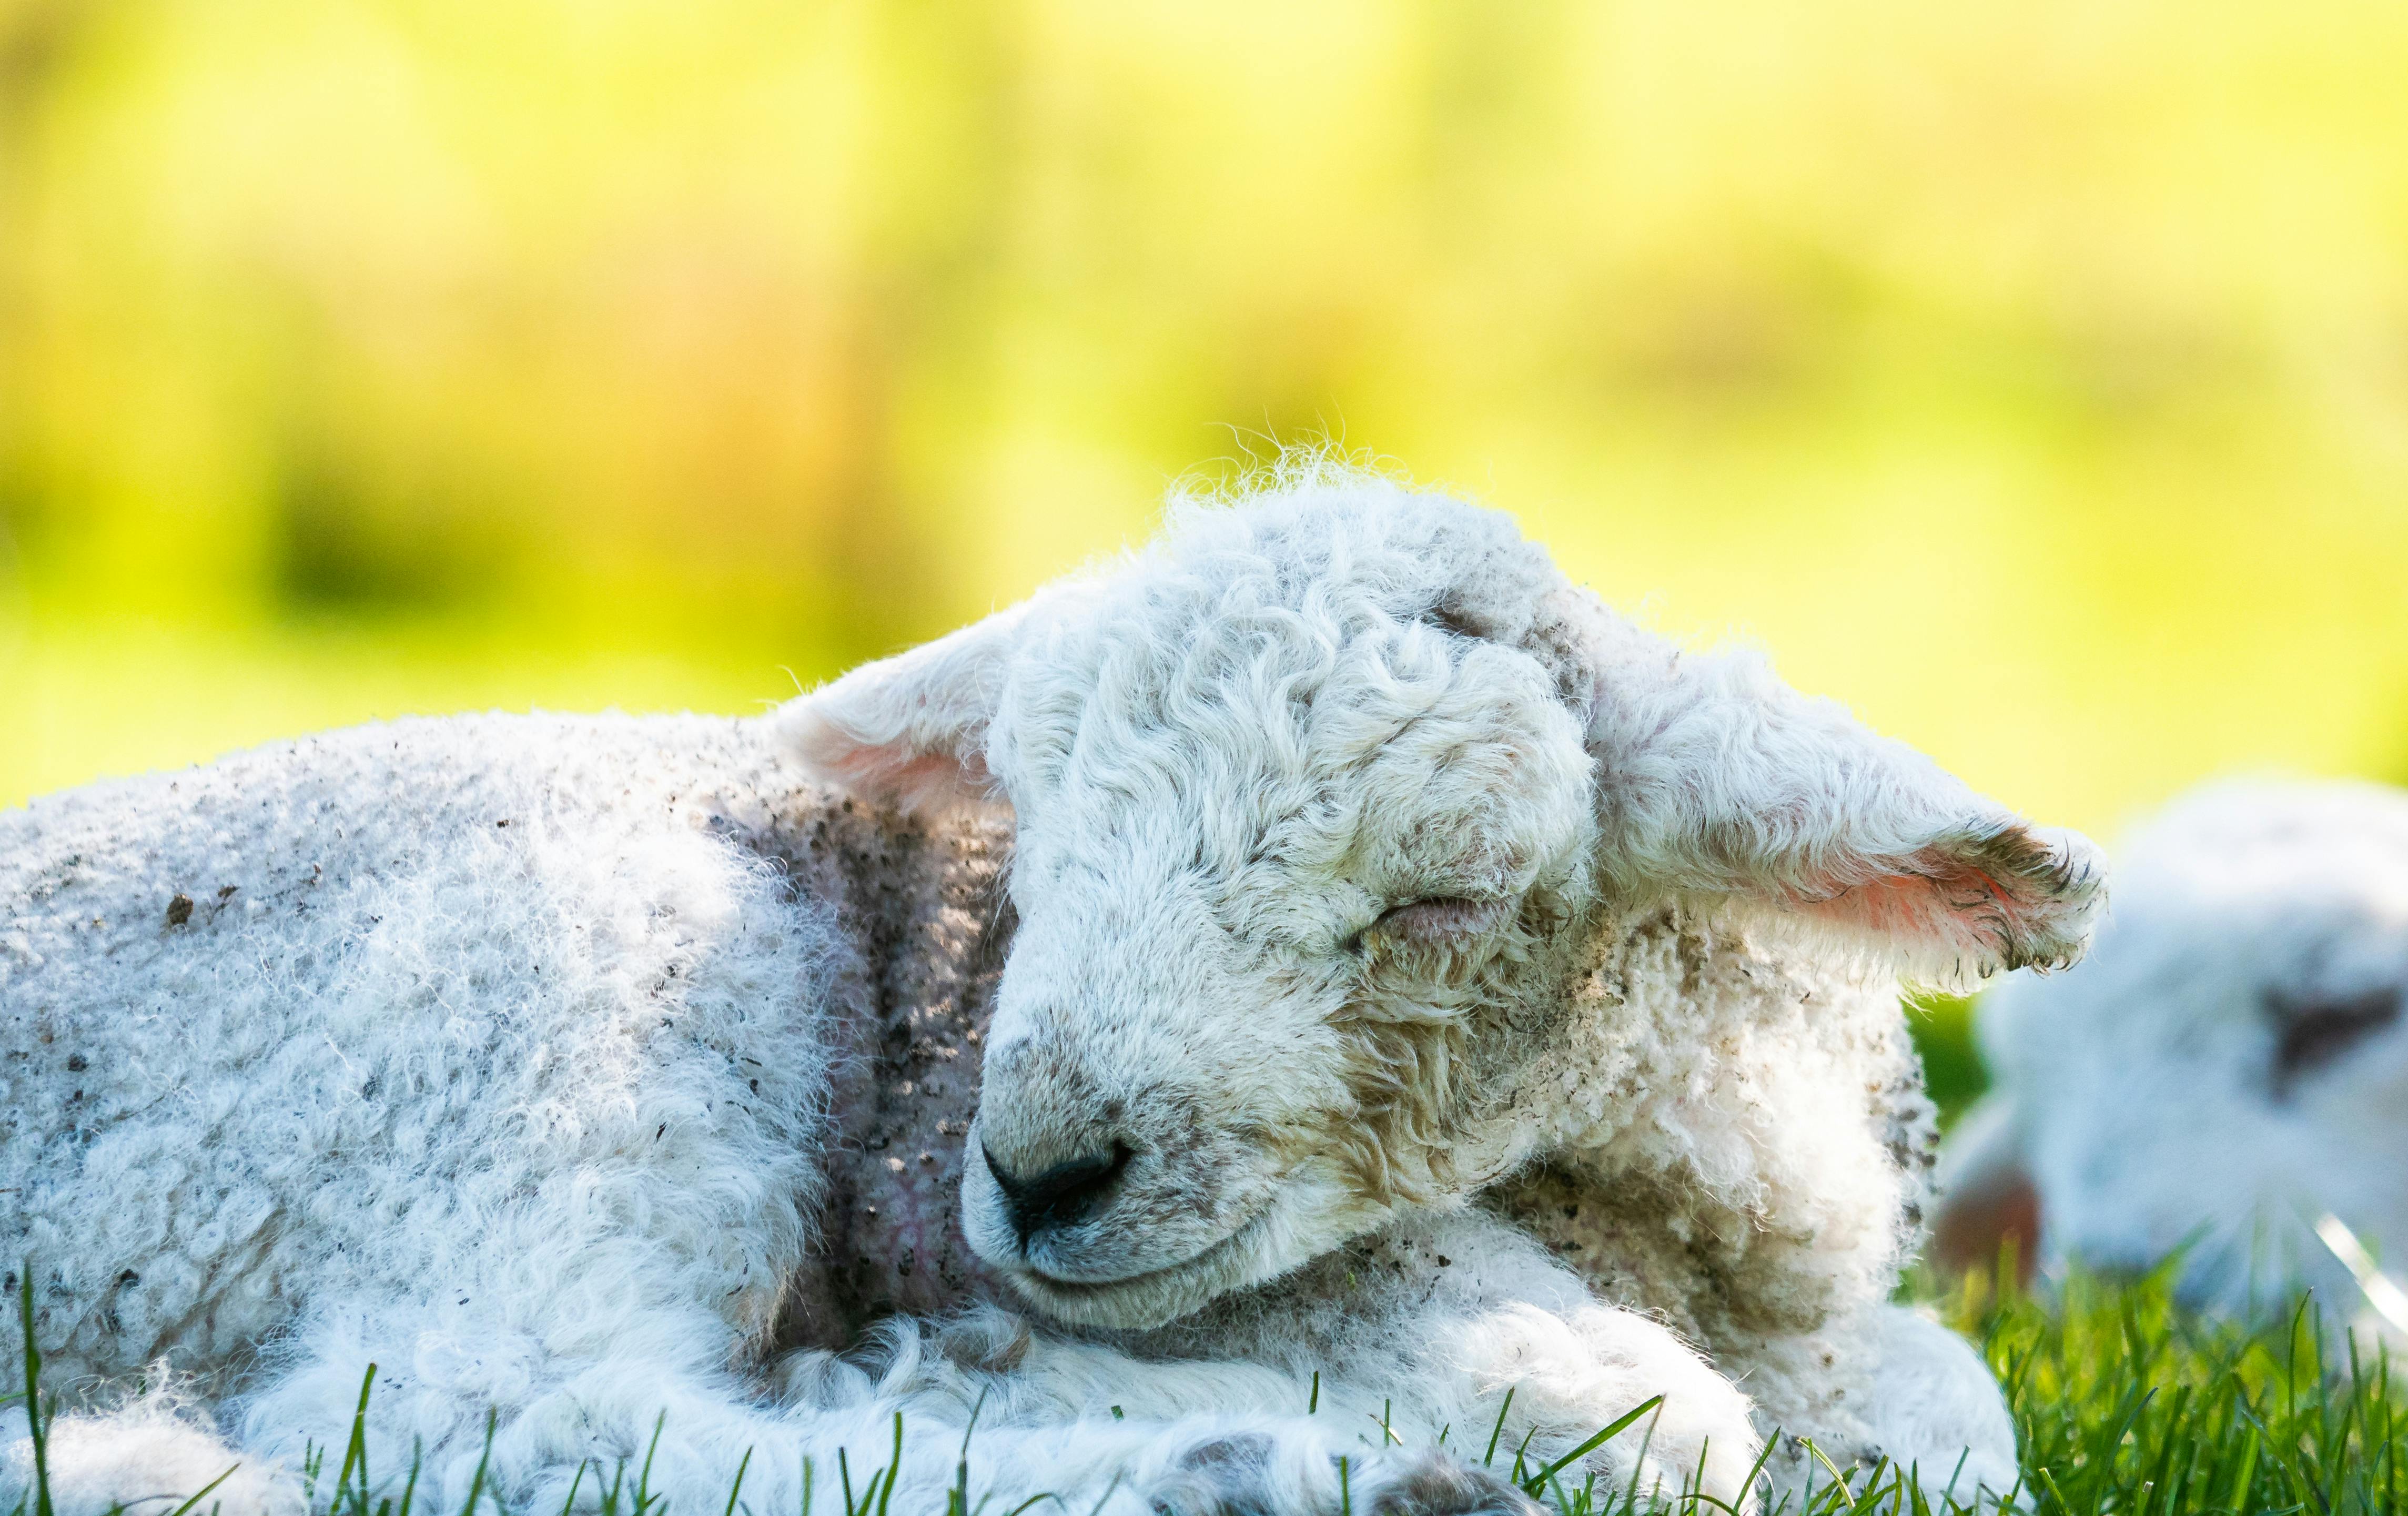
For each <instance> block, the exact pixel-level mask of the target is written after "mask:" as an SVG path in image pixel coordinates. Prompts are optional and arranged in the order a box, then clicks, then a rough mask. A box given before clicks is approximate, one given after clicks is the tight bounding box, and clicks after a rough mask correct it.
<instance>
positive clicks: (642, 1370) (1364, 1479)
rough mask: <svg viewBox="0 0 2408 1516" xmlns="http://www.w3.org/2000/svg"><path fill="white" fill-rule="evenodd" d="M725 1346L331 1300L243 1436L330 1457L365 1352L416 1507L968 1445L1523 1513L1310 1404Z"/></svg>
mask: <svg viewBox="0 0 2408 1516" xmlns="http://www.w3.org/2000/svg"><path fill="white" fill-rule="evenodd" d="M413 1330H415V1339H414V1340H413V1339H412V1332H413ZM695 1344H700V1347H699V1349H697V1348H696V1346H695ZM725 1345H726V1334H725V1331H724V1328H723V1327H720V1326H719V1324H718V1323H715V1322H712V1321H710V1320H705V1319H700V1318H696V1319H679V1318H678V1317H676V1316H674V1315H672V1314H668V1313H662V1314H660V1315H657V1316H652V1317H648V1318H638V1319H633V1320H623V1321H621V1322H619V1323H616V1326H615V1328H614V1330H613V1332H612V1334H611V1337H610V1349H611V1351H609V1352H604V1353H600V1354H596V1355H593V1356H587V1357H569V1356H560V1355H548V1354H546V1353H544V1352H542V1351H541V1348H540V1345H539V1343H538V1341H537V1340H536V1339H535V1338H534V1337H532V1336H530V1335H524V1334H512V1333H510V1332H509V1331H508V1330H506V1329H495V1328H489V1329H487V1330H485V1331H484V1332H481V1333H480V1334H477V1335H475V1336H473V1337H471V1336H464V1335H462V1334H460V1333H459V1332H457V1331H445V1330H438V1329H435V1328H429V1327H424V1326H423V1324H422V1323H414V1322H412V1321H410V1320H409V1319H408V1318H406V1317H390V1318H386V1319H384V1320H382V1321H365V1320H363V1319H360V1318H352V1319H351V1320H350V1321H349V1322H348V1323H346V1322H345V1319H344V1318H342V1317H341V1316H339V1315H338V1314H337V1313H331V1312H328V1313H322V1315H321V1319H320V1321H319V1323H318V1329H317V1331H316V1332H315V1334H314V1335H313V1337H310V1338H309V1339H308V1351H305V1352H297V1353H293V1354H289V1355H286V1357H285V1358H284V1359H283V1360H282V1372H281V1373H280V1374H279V1375H277V1376H276V1377H275V1378H274V1379H272V1380H270V1381H269V1382H268V1383H267V1384H265V1386H264V1387H262V1388H261V1389H259V1390H257V1391H256V1392H254V1393H253V1394H251V1395H249V1396H247V1397H246V1399H245V1400H244V1402H243V1405H242V1407H241V1411H240V1417H239V1422H240V1425H241V1427H242V1430H243V1437H242V1442H243V1446H244V1447H245V1448H246V1449H247V1450H249V1451H250V1452H252V1453H253V1454H254V1455H255V1456H264V1457H267V1458H277V1459H281V1460H282V1461H283V1462H284V1464H285V1465H286V1466H288V1467H289V1466H293V1465H294V1464H297V1462H298V1455H299V1452H300V1449H301V1447H302V1445H303V1443H304V1442H305V1441H308V1442H313V1443H315V1444H316V1445H318V1446H320V1447H329V1446H331V1447H333V1448H334V1449H336V1450H337V1453H336V1457H337V1459H339V1456H340V1452H339V1450H340V1449H341V1448H342V1446H343V1443H344V1439H345V1438H346V1437H348V1436H349V1432H350V1424H351V1415H352V1409H353V1407H354V1406H355V1405H356V1404H357V1400H358V1394H359V1386H360V1380H361V1376H362V1375H363V1374H364V1373H365V1371H366V1364H367V1363H368V1362H369V1361H371V1360H373V1361H375V1362H376V1363H377V1364H378V1365H379V1368H378V1371H377V1376H376V1387H375V1392H374V1394H372V1396H371V1400H370V1405H369V1411H368V1416H367V1418H366V1452H367V1457H368V1465H369V1466H368V1479H369V1480H370V1481H371V1482H372V1483H373V1484H374V1486H375V1487H376V1488H377V1490H378V1491H379V1493H380V1494H393V1493H397V1491H398V1490H399V1488H400V1486H401V1485H402V1483H403V1482H404V1480H406V1479H408V1478H409V1475H410V1473H411V1470H412V1467H413V1462H414V1463H415V1467H416V1488H417V1494H418V1503H419V1505H420V1506H421V1507H422V1508H423V1509H457V1508H458V1507H459V1506H460V1505H461V1504H462V1503H463V1502H464V1501H465V1500H466V1495H467V1492H468V1489H469V1487H470V1485H471V1484H472V1483H473V1482H474V1481H476V1480H479V1479H480V1478H481V1479H482V1480H483V1488H485V1489H486V1490H489V1491H491V1492H493V1493H494V1494H495V1495H497V1496H498V1497H499V1498H500V1499H501V1500H502V1502H503V1503H504V1504H505V1505H506V1506H507V1508H508V1509H558V1508H560V1507H561V1506H562V1505H563V1504H564V1503H566V1502H567V1501H568V1498H569V1495H570V1492H571V1489H572V1486H573V1487H575V1488H576V1489H577V1490H579V1491H580V1492H581V1495H580V1496H579V1502H578V1503H579V1504H581V1505H590V1504H591V1503H594V1502H596V1501H598V1499H599V1497H600V1495H601V1494H602V1492H603V1491H604V1490H606V1489H607V1488H609V1485H610V1483H611V1481H612V1480H620V1481H622V1489H623V1492H628V1491H632V1490H633V1489H634V1487H635V1485H636V1482H637V1481H638V1480H642V1481H643V1489H644V1493H645V1494H646V1495H647V1496H656V1497H660V1498H662V1499H665V1500H666V1501H667V1503H668V1506H669V1507H670V1508H671V1509H672V1510H674V1511H678V1512H687V1513H692V1512H706V1513H707V1512H711V1511H717V1510H721V1509H726V1507H727V1503H728V1499H729V1495H730V1494H731V1493H732V1492H733V1493H736V1494H738V1497H739V1498H740V1500H741V1502H742V1503H743V1505H745V1506H746V1507H747V1508H749V1509H752V1510H755V1511H761V1512H780V1511H793V1510H796V1509H801V1505H802V1500H803V1494H804V1490H805V1487H806V1481H807V1480H808V1481H810V1487H811V1488H812V1490H813V1492H814V1495H813V1498H815V1499H839V1500H840V1499H841V1498H842V1497H843V1496H842V1491H843V1487H844V1485H845V1484H846V1483H847V1482H848V1481H849V1482H850V1483H851V1485H852V1487H853V1495H854V1500H855V1504H859V1503H861V1499H862V1495H863V1492H865V1491H867V1489H869V1488H870V1486H871V1481H872V1480H887V1479H889V1478H891V1479H892V1480H893V1488H892V1490H891V1492H890V1493H889V1494H888V1495H887V1496H886V1497H885V1498H884V1499H883V1500H882V1502H881V1503H882V1504H883V1505H887V1506H891V1508H892V1509H896V1510H940V1509H944V1506H945V1494H946V1491H947V1490H948V1488H950V1487H951V1486H952V1485H953V1482H954V1480H955V1479H956V1477H957V1462H958V1460H960V1459H961V1458H962V1457H963V1455H964V1448H965V1445H966V1441H967V1448H968V1480H969V1486H970V1488H969V1496H970V1502H971V1504H972V1506H973V1507H975V1506H976V1505H977V1504H978V1503H979V1502H980V1500H981V1499H982V1497H986V1496H992V1497H993V1500H992V1503H993V1504H994V1506H995V1509H999V1510H1011V1509H1016V1508H1018V1507H1020V1506H1021V1505H1022V1504H1023V1503H1024V1502H1025V1501H1027V1500H1029V1499H1030V1498H1032V1497H1035V1496H1039V1495H1054V1496H1058V1497H1059V1499H1060V1500H1061V1502H1062V1503H1063V1509H1068V1510H1075V1511H1077V1512H1080V1513H1081V1516H1084V1513H1086V1512H1090V1511H1100V1512H1102V1513H1103V1516H1149V1513H1151V1512H1156V1511H1194V1512H1196V1513H1197V1516H1206V1513H1215V1516H1217V1513H1219V1512H1223V1511H1226V1510H1229V1509H1248V1510H1255V1511H1260V1512H1263V1513H1265V1516H1336V1513H1337V1512H1338V1511H1339V1510H1340V1508H1341V1506H1344V1505H1349V1504H1351V1505H1352V1506H1353V1508H1354V1509H1356V1510H1358V1511H1377V1512H1382V1513H1385V1516H1471V1513H1475V1512H1478V1513H1494V1516H1528V1512H1529V1509H1530V1508H1529V1504H1528V1502H1527V1500H1525V1499H1524V1498H1523V1497H1522V1496H1520V1495H1519V1494H1518V1493H1517V1492H1515V1491H1513V1490H1512V1487H1511V1486H1510V1485H1509V1484H1507V1483H1505V1482H1504V1481H1503V1480H1498V1479H1493V1478H1487V1477H1484V1476H1483V1475H1481V1474H1480V1473H1479V1472H1478V1471H1476V1470H1464V1469H1462V1468H1460V1467H1457V1466H1455V1465H1453V1464H1452V1463H1450V1462H1448V1461H1446V1460H1443V1459H1441V1458H1436V1457H1433V1456H1431V1455H1430V1454H1428V1453H1426V1452H1418V1451H1413V1452H1408V1451H1406V1450H1401V1449H1379V1448H1372V1447H1367V1446H1364V1445H1362V1444H1361V1443H1360V1442H1359V1441H1358V1440H1357V1439H1355V1438H1354V1437H1350V1436H1345V1435H1342V1433H1341V1431H1340V1429H1339V1428H1336V1427H1334V1426H1330V1425H1326V1424H1323V1423H1318V1422H1316V1421H1314V1420H1312V1419H1310V1418H1305V1417H1299V1416H1285V1417H1283V1416H1278V1415H1265V1414H1262V1413H1260V1412H1259V1411H1254V1412H1252V1413H1248V1412H1246V1411H1242V1410H1240V1409H1236V1408H1228V1409H1225V1411H1224V1412H1223V1413H1221V1414H1208V1415H1190V1416H1179V1417H1165V1418H1146V1417H1143V1416H1141V1415H1135V1416H1126V1417H1125V1419H1121V1420H1113V1419H1111V1418H1110V1417H1109V1416H1107V1417H1104V1418H1100V1419H1097V1420H1095V1421H1083V1422H1081V1421H1065V1420H1063V1419H1061V1418H1060V1417H1059V1415H1058V1412H1057V1411H1056V1409H1055V1408H1054V1407H1051V1406H1048V1405H1045V1404H1041V1403H1036V1402H1032V1401H1027V1400H1026V1399H1025V1397H1017V1398H1016V1397H1015V1396H1014V1394H1012V1393H1011V1385H1010V1384H1009V1383H1001V1384H999V1385H994V1386H993V1387H995V1388H998V1389H1000V1391H1001V1393H1000V1394H996V1395H995V1396H994V1397H993V1399H992V1400H991V1401H990V1402H989V1403H988V1404H986V1405H985V1406H984V1408H983V1409H982V1411H981V1412H980V1415H979V1420H978V1422H977V1424H976V1426H975V1428H973V1427H972V1425H971V1418H972V1413H973V1410H974V1409H976V1408H978V1407H979V1405H980V1400H979V1397H978V1396H977V1395H976V1394H973V1393H972V1392H973V1391H974V1390H975V1389H976V1388H977V1387H978V1385H979V1384H980V1383H981V1382H982V1381H992V1380H994V1378H995V1377H993V1376H976V1375H973V1376H959V1375H956V1376H953V1377H952V1378H950V1379H942V1378H938V1377H923V1379H922V1380H920V1381H919V1382H916V1383H914V1382H910V1381H908V1379H907V1378H898V1377H896V1376H890V1377H889V1382H888V1383H886V1384H883V1385H874V1386H873V1385H869V1384H867V1383H866V1382H864V1383H862V1384H860V1385H858V1386H853V1387H847V1388H845V1390H844V1393H837V1394H825V1395H823V1396H820V1397H818V1398H816V1399H815V1398H813V1397H812V1396H811V1395H810V1394H808V1393H806V1394H804V1395H803V1396H802V1397H800V1398H797V1399H795V1400H791V1401H790V1402H789V1403H786V1404H782V1405H781V1404H775V1403H772V1402H769V1401H767V1400H765V1399H764V1398H762V1397H761V1396H760V1395H759V1394H758V1393H757V1390H756V1388H755V1387H753V1386H750V1385H747V1384H745V1383H743V1382H741V1381H740V1380H738V1379H737V1378H736V1377H735V1376H734V1375H732V1374H730V1373H728V1372H726V1371H725V1370H724V1369H716V1368H713V1367H711V1366H710V1362H709V1360H710V1358H711V1356H712V1355H713V1353H712V1351H713V1349H714V1348H717V1349H720V1350H724V1347H725ZM388 1365H390V1367H388ZM823 1387H824V1386H823ZM489 1414H490V1415H491V1418H492V1420H491V1423H490V1426H491V1431H490V1436H489V1434H488V1424H489V1423H488V1421H487V1417H488V1415H489ZM898 1418H899V1419H900V1429H901V1439H902V1440H901V1444H900V1446H901V1457H900V1461H899V1463H898V1462H897V1460H896V1435H897V1419H898ZM656 1434H657V1439H656ZM413 1454H414V1458H413ZM1341 1459H1342V1460H1343V1461H1344V1462H1343V1467H1342V1469H1341V1464H1340V1460H1341ZM739 1471H740V1475H741V1480H742V1488H741V1490H740V1491H737V1490H736V1485H737V1480H738V1476H739Z"/></svg>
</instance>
